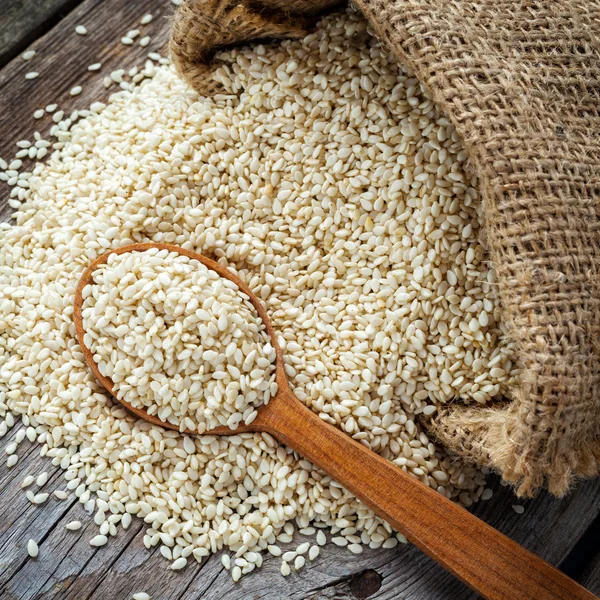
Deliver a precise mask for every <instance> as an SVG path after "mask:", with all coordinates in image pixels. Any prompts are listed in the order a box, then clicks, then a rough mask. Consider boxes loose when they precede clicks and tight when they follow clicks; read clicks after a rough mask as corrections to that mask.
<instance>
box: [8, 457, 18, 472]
mask: <svg viewBox="0 0 600 600" xmlns="http://www.w3.org/2000/svg"><path fill="white" fill-rule="evenodd" d="M18 460H19V457H18V456H17V455H16V454H11V455H10V456H9V457H8V459H7V461H6V466H7V467H8V468H9V469H10V468H11V467H14V466H15V465H16V464H17V461H18Z"/></svg>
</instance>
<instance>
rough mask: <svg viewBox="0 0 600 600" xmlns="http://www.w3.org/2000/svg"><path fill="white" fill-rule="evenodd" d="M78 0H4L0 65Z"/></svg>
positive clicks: (0, 36)
mask: <svg viewBox="0 0 600 600" xmlns="http://www.w3.org/2000/svg"><path fill="white" fill-rule="evenodd" d="M79 2H81V0H3V2H2V27H1V28H0V67H2V66H4V65H5V64H6V63H7V62H8V61H9V60H11V59H12V58H14V57H15V56H16V55H17V54H18V53H19V52H20V51H21V50H22V49H23V48H24V47H25V46H27V45H29V43H30V42H31V41H33V40H34V39H36V38H37V37H39V35H40V33H42V32H43V31H47V30H48V29H49V28H50V27H51V26H52V24H53V23H54V22H56V21H57V20H60V18H61V15H63V16H64V15H65V14H66V13H68V12H69V11H70V10H72V9H73V8H74V7H75V6H76V5H77V4H78V3H79Z"/></svg>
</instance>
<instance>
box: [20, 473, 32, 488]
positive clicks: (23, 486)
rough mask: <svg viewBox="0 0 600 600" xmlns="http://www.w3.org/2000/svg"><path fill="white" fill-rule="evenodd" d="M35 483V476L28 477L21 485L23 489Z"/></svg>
mask: <svg viewBox="0 0 600 600" xmlns="http://www.w3.org/2000/svg"><path fill="white" fill-rule="evenodd" d="M34 481H35V477H34V476H33V475H27V476H26V477H25V479H23V482H22V483H21V487H22V488H26V487H29V486H30V485H31V484H32V483H33V482H34Z"/></svg>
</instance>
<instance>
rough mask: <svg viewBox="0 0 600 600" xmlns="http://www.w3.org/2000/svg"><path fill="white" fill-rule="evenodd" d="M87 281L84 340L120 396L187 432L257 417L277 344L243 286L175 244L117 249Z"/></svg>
mask: <svg viewBox="0 0 600 600" xmlns="http://www.w3.org/2000/svg"><path fill="white" fill-rule="evenodd" d="M92 278H93V282H92V283H90V284H88V285H87V286H85V288H84V289H83V306H82V316H83V326H84V329H85V332H86V333H85V335H84V344H85V345H86V346H87V347H88V348H89V349H90V350H91V352H92V354H93V359H94V361H95V362H96V363H97V364H98V370H99V371H100V373H101V374H102V375H103V376H104V377H108V378H109V379H110V380H111V381H112V382H113V389H114V391H115V392H116V395H117V398H119V399H121V400H125V401H126V402H127V403H129V404H130V405H132V406H133V407H135V408H141V409H145V410H146V411H147V413H148V414H149V415H152V416H156V417H158V418H159V419H160V420H161V421H163V422H167V423H170V424H172V425H174V426H175V427H178V428H179V430H180V431H185V430H189V431H192V432H198V433H204V432H205V431H208V430H210V429H214V428H215V427H218V426H220V425H225V426H227V427H230V428H231V429H237V427H238V426H239V424H240V423H245V424H246V425H250V423H252V422H253V421H254V420H255V419H256V417H257V415H258V412H257V409H258V408H259V407H260V406H261V405H263V404H267V403H268V402H269V400H270V399H271V398H272V397H274V396H275V394H276V393H277V383H276V381H275V349H274V348H273V346H272V345H271V342H270V340H269V336H268V334H267V333H266V330H265V325H264V323H263V322H262V319H261V318H260V316H259V315H258V313H257V312H256V309H255V308H254V306H252V304H251V303H250V301H249V299H248V297H247V296H246V295H245V294H243V293H242V292H241V290H240V289H239V288H238V286H237V285H236V284H235V283H234V282H232V281H230V280H229V279H225V278H224V277H221V276H220V275H219V274H218V273H216V272H215V271H213V270H212V269H209V268H207V267H205V266H204V265H203V264H202V263H200V262H198V261H197V260H192V259H190V258H188V257H187V256H184V255H181V254H178V253H177V252H169V251H168V250H158V249H157V248H152V249H149V250H146V251H144V252H124V253H122V254H111V255H110V256H109V257H108V261H107V262H106V264H103V265H99V267H98V268H97V269H95V270H94V272H93V274H92Z"/></svg>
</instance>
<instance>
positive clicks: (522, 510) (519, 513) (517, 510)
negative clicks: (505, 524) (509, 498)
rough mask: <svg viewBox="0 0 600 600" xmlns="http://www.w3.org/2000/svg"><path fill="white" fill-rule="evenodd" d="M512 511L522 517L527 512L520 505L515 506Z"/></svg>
mask: <svg viewBox="0 0 600 600" xmlns="http://www.w3.org/2000/svg"><path fill="white" fill-rule="evenodd" d="M512 509H513V510H514V511H515V512H516V513H517V514H518V515H522V514H523V513H524V512H525V507H524V506H521V505H520V504H513V505H512Z"/></svg>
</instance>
